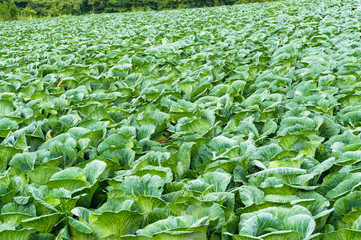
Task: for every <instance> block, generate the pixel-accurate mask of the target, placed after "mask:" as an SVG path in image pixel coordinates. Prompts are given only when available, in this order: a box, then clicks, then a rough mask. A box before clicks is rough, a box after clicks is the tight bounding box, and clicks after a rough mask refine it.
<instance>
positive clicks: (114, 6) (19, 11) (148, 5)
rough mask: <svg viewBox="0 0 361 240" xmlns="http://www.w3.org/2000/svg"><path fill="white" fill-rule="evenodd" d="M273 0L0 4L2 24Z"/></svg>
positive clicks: (13, 0) (0, 0) (27, 0)
mask: <svg viewBox="0 0 361 240" xmlns="http://www.w3.org/2000/svg"><path fill="white" fill-rule="evenodd" d="M263 1H270V0H0V20H3V21H8V20H17V19H19V18H22V19H24V18H25V19H26V18H34V17H56V16H64V15H81V14H87V13H111V12H120V11H121V12H127V11H152V10H165V9H178V8H192V7H210V6H221V5H233V4H240V3H251V2H263Z"/></svg>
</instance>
